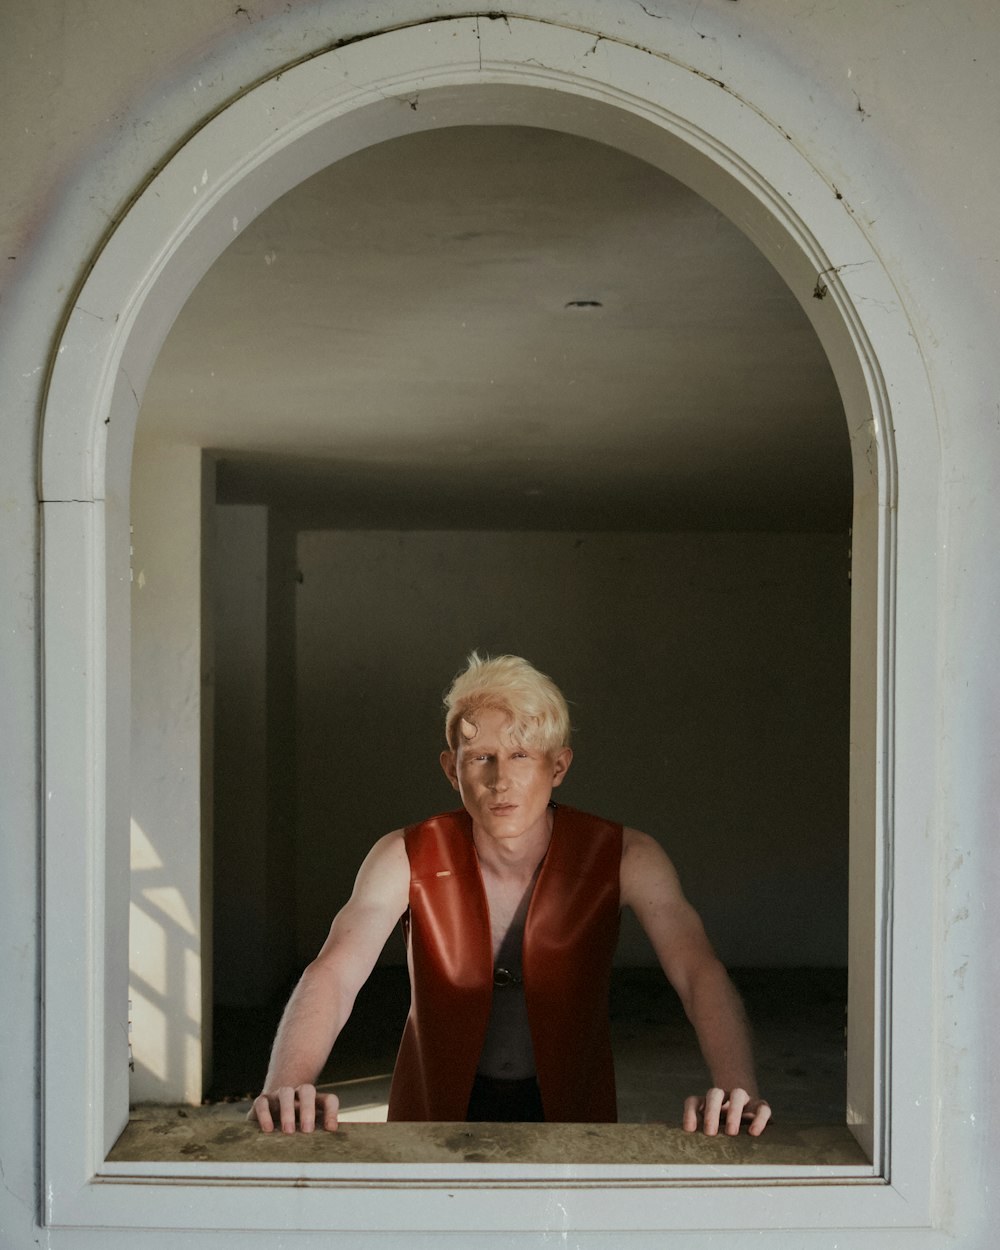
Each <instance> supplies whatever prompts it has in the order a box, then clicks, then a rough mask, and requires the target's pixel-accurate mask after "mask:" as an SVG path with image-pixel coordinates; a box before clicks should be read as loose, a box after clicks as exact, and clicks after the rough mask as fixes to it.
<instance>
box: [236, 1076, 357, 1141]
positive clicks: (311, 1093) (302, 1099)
mask: <svg viewBox="0 0 1000 1250" xmlns="http://www.w3.org/2000/svg"><path fill="white" fill-rule="evenodd" d="M339 1109H340V1099H339V1098H338V1097H337V1095H336V1094H318V1093H317V1092H316V1086H315V1085H299V1086H296V1087H295V1088H294V1089H293V1088H292V1086H291V1085H283V1086H282V1087H281V1088H280V1089H274V1090H265V1092H264V1093H263V1094H258V1096H257V1097H256V1098H255V1099H254V1100H253V1105H252V1106H251V1108H250V1110H249V1111H248V1112H247V1119H248V1120H256V1121H257V1123H258V1124H259V1125H260V1127H261V1130H262V1131H263V1132H265V1133H273V1132H274V1128H275V1125H276V1124H277V1125H278V1127H279V1128H280V1129H281V1131H282V1132H283V1133H294V1132H295V1130H296V1128H298V1129H299V1130H300V1131H301V1132H303V1133H311V1132H312V1131H313V1129H314V1128H315V1127H316V1120H317V1116H318V1117H319V1122H320V1124H321V1125H322V1126H323V1128H325V1129H328V1130H329V1131H330V1132H331V1133H332V1132H335V1131H336V1128H337V1112H338V1110H339Z"/></svg>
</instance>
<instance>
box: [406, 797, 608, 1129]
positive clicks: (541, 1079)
mask: <svg viewBox="0 0 1000 1250" xmlns="http://www.w3.org/2000/svg"><path fill="white" fill-rule="evenodd" d="M405 838H406V850H407V854H408V856H409V859H410V906H409V910H408V911H407V913H406V915H405V916H404V917H403V927H404V933H405V936H406V946H407V961H408V964H409V969H410V987H411V1004H410V1014H409V1016H408V1017H407V1021H406V1027H405V1029H404V1030H403V1038H402V1041H401V1043H400V1047H399V1055H398V1057H397V1059H396V1067H395V1071H394V1072H393V1078H392V1090H391V1093H390V1095H389V1119H390V1120H464V1119H465V1117H466V1111H467V1109H468V1105H469V1096H470V1094H471V1092H472V1082H473V1078H474V1077H475V1074H476V1066H477V1064H478V1061H479V1055H480V1052H481V1051H482V1047H483V1041H484V1039H485V1037H486V1027H487V1024H488V1023H489V1016H490V1006H491V1002H492V995H493V946H492V941H491V938H490V920H489V905H488V903H487V901H486V891H485V889H484V886H483V879H482V875H481V873H480V870H479V860H478V858H477V857H476V851H475V846H474V844H473V841H472V820H471V818H470V816H469V814H468V813H467V812H466V811H464V810H462V809H460V810H459V811H456V812H447V813H446V814H444V815H442V816H434V817H432V818H431V819H430V820H425V821H423V822H422V823H420V824H418V825H411V826H410V827H409V828H408V829H406V831H405ZM621 852H622V827H621V825H615V824H611V823H610V822H609V821H605V820H601V819H599V818H598V817H596V816H588V815H587V814H586V813H584V812H578V811H576V810H574V809H573V808H571V807H562V806H560V807H557V808H556V809H555V812H554V821H553V828H552V840H551V842H550V844H549V849H548V851H547V853H546V856H545V859H544V861H543V862H542V867H541V871H540V872H539V874H538V879H537V881H536V883H535V889H534V892H533V893H532V896H531V903H530V906H529V908H528V915H527V919H526V921H525V927H524V944H523V952H522V971H523V975H524V992H525V999H526V1001H527V1007H528V1020H529V1024H530V1027H531V1040H532V1045H533V1047H534V1052H535V1069H536V1072H537V1074H538V1084H539V1088H540V1090H541V1094H542V1105H543V1107H544V1110H545V1118H546V1120H549V1121H569V1122H578V1123H579V1122H584V1123H586V1122H600V1121H604V1122H610V1121H614V1120H616V1119H617V1118H618V1116H617V1109H616V1105H615V1077H614V1066H613V1063H612V1057H611V1032H610V1021H609V1014H608V990H609V982H610V977H611V961H612V958H613V956H614V951H615V946H616V945H617V941H618V917H619V906H620V903H619V874H620V868H621Z"/></svg>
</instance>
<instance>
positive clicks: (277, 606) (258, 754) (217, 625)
mask: <svg viewBox="0 0 1000 1250" xmlns="http://www.w3.org/2000/svg"><path fill="white" fill-rule="evenodd" d="M214 531H215V534H214V542H213V544H212V567H213V578H212V585H211V587H210V593H211V601H212V603H211V606H212V615H213V619H214V634H215V647H214V690H215V708H216V716H215V723H214V743H215V815H214V821H213V824H214V835H215V836H214V854H213V863H214V873H213V876H214V883H215V884H214V893H215V900H216V905H215V909H214V918H213V920H214V939H215V940H214V986H215V995H214V997H215V1001H216V1002H217V1003H219V1004H222V1005H225V1006H248V1005H255V1004H262V1003H269V1002H271V1001H272V1000H273V999H274V998H276V997H278V996H280V995H281V994H282V992H283V991H284V990H285V989H286V988H287V982H288V979H289V977H290V975H291V972H292V968H293V966H294V959H293V955H292V952H293V949H294V926H293V924H292V923H291V922H290V920H289V917H290V916H291V915H292V914H293V912H294V896H293V891H294V872H293V870H294V864H295V840H294V828H295V802H294V776H295V731H294V726H295V711H294V698H295V690H294V671H295V667H294V658H295V657H294V646H295V635H294V612H295V599H294V590H293V586H294V580H293V575H292V574H293V569H294V550H295V547H294V542H295V540H294V532H293V531H291V530H290V529H289V528H288V527H287V526H285V525H284V524H283V523H282V521H281V518H280V517H276V516H275V514H273V513H272V512H271V511H270V510H269V509H268V508H267V507H265V506H263V505H252V504H244V505H229V506H218V507H216V508H215V509H214Z"/></svg>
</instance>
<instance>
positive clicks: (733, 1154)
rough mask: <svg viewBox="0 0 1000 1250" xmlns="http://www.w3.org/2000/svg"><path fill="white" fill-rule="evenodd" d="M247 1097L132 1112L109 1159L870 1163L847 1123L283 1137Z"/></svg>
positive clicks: (406, 1130)
mask: <svg viewBox="0 0 1000 1250" xmlns="http://www.w3.org/2000/svg"><path fill="white" fill-rule="evenodd" d="M247 1106H248V1104H247V1103H242V1104H241V1103H231V1104H227V1105H225V1106H222V1107H178V1106H155V1107H154V1106H149V1107H140V1108H138V1109H137V1110H135V1111H134V1112H133V1113H132V1115H131V1117H130V1119H129V1123H128V1125H127V1126H126V1128H125V1130H124V1132H123V1133H122V1135H121V1137H120V1138H119V1139H118V1141H117V1142H116V1143H115V1145H114V1147H113V1148H112V1150H111V1153H110V1154H109V1156H108V1160H109V1162H113V1163H135V1162H147V1163H148V1162H171V1163H184V1162H189V1163H193V1162H198V1163H206V1162H208V1163H235V1162H239V1163H262V1164H264V1163H345V1164H347V1163H353V1164H356V1163H445V1164H452V1165H454V1164H457V1163H479V1164H481V1163H547V1164H566V1163H571V1164H576V1163H579V1164H594V1163H598V1164H600V1163H614V1164H698V1165H700V1166H705V1165H706V1164H724V1165H727V1166H732V1165H734V1164H735V1165H742V1164H746V1165H753V1166H754V1167H761V1166H763V1167H770V1166H785V1167H788V1166H792V1167H794V1166H800V1167H801V1166H809V1167H814V1166H817V1165H820V1166H822V1165H827V1166H830V1165H833V1166H840V1167H844V1166H847V1167H859V1166H860V1167H864V1166H865V1165H867V1164H868V1160H867V1159H866V1158H865V1156H864V1154H863V1152H862V1150H861V1148H860V1147H859V1146H858V1144H857V1142H855V1140H854V1138H853V1137H852V1136H851V1134H850V1132H849V1131H848V1129H847V1128H846V1126H844V1125H842V1124H835V1125H803V1124H798V1125H795V1124H780V1123H779V1124H772V1125H769V1126H768V1128H767V1130H766V1132H765V1133H764V1135H763V1136H762V1137H760V1138H751V1137H748V1136H747V1135H746V1134H745V1133H744V1134H742V1135H741V1136H740V1137H735V1138H731V1137H725V1136H719V1137H705V1136H703V1135H701V1134H697V1135H696V1134H688V1133H685V1132H683V1131H682V1130H681V1129H680V1128H677V1127H674V1126H672V1125H666V1124H444V1123H413V1124H410V1123H406V1124H403V1123H396V1124H362V1123H350V1124H344V1125H342V1126H341V1128H340V1129H339V1130H338V1132H336V1133H327V1132H325V1131H323V1130H317V1131H316V1132H315V1133H311V1134H304V1133H296V1134H295V1135H294V1136H292V1135H288V1136H285V1135H284V1134H282V1133H280V1132H276V1133H262V1132H260V1130H259V1129H258V1128H257V1126H256V1125H255V1124H250V1123H248V1122H247V1121H246V1119H245V1118H244V1117H245V1114H246V1110H247Z"/></svg>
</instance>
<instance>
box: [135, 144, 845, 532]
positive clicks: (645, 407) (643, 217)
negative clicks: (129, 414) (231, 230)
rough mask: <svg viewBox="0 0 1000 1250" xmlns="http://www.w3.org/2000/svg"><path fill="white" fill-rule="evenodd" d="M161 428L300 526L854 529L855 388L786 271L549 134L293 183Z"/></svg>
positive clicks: (367, 163) (386, 157) (222, 491)
mask: <svg viewBox="0 0 1000 1250" xmlns="http://www.w3.org/2000/svg"><path fill="white" fill-rule="evenodd" d="M581 302H582V303H583V304H584V305H585V306H583V307H580V306H579V304H580V303H581ZM595 305H596V306H595ZM140 432H141V434H142V436H143V437H145V436H147V435H155V436H157V437H162V438H167V439H170V440H176V441H181V442H185V443H195V444H197V445H200V446H203V447H205V448H207V449H209V450H212V451H214V452H215V453H216V454H217V456H218V460H219V465H218V484H219V486H218V489H219V498H220V500H221V501H223V502H266V503H269V504H271V505H272V506H275V507H278V508H280V509H282V510H283V511H285V512H287V513H288V514H289V515H290V516H291V517H292V519H293V520H294V521H295V523H296V524H298V525H299V526H303V527H334V528H344V527H350V528H386V527H388V528H403V529H441V528H460V529H476V528H485V529H514V528H517V529H571V530H577V529H580V530H586V529H626V530H628V529H635V530H676V529H783V530H800V529H814V530H824V529H825V530H833V529H846V527H847V526H848V525H849V524H850V509H851V463H850V455H849V447H848V438H847V430H846V423H845V419H844V412H843V408H842V405H841V403H840V398H839V395H838V393H837V389H836V385H835V383H834V380H833V376H832V373H831V371H830V367H829V364H828V362H827V360H826V357H825V355H824V353H823V351H822V349H821V347H820V345H819V341H818V339H817V338H816V335H815V333H814V332H813V330H812V328H811V326H810V324H809V322H808V320H807V318H806V316H805V314H804V313H803V311H802V309H801V308H800V307H799V305H798V303H797V302H796V301H795V300H794V299H793V297H792V296H791V294H790V293H789V291H788V289H787V288H786V287H785V285H784V283H783V282H782V280H781V279H780V278H779V277H778V275H777V274H776V273H775V271H774V270H773V269H772V268H771V266H770V265H769V263H768V262H767V261H766V260H765V259H764V258H763V257H762V256H761V255H760V253H759V252H758V251H757V250H756V248H755V247H754V246H753V245H752V244H751V243H750V242H749V241H748V240H747V239H746V238H745V237H744V236H743V235H742V234H741V233H740V232H739V231H738V230H737V229H736V228H735V227H734V226H733V225H732V224H731V223H730V222H729V221H728V220H727V219H726V218H725V217H723V216H722V215H721V214H720V213H719V212H717V211H716V210H715V209H714V208H712V207H711V206H710V205H709V204H707V203H706V202H705V201H704V200H703V199H701V198H700V197H699V196H697V195H695V194H694V193H693V192H692V191H690V190H688V189H687V188H686V187H685V186H683V185H682V184H681V183H679V182H677V181H676V180H674V179H672V178H670V177H668V176H667V175H666V174H664V173H662V172H661V171H660V170H657V169H655V168H653V167H652V166H650V165H647V164H645V163H644V162H642V161H639V160H637V159H635V158H633V157H631V156H628V155H626V154H624V153H622V152H620V151H618V150H616V149H613V148H610V147H606V146H604V145H602V144H598V143H594V142H592V141H590V140H585V139H580V138H576V137H574V136H570V135H566V134H562V133H557V132H555V131H548V130H540V129H529V128H524V127H507V126H487V127H471V126H470V127H454V128H449V129H442V130H432V131H425V132H423V133H420V134H416V135H411V136H407V137H404V138H400V139H394V140H392V141H390V142H387V143H383V144H379V145H377V146H375V147H371V148H368V149H365V150H364V151H361V152H358V153H357V154H355V155H354V156H351V157H348V158H346V159H344V160H341V161H339V162H337V163H336V164H334V165H331V166H330V167H329V168H327V169H325V170H323V171H322V172H321V173H319V174H317V175H315V177H313V178H310V179H309V180H308V181H306V182H304V183H302V184H300V185H299V186H298V187H296V188H295V189H294V190H292V191H290V192H289V193H288V194H287V195H285V196H284V197H282V198H281V199H280V200H278V201H277V202H276V203H275V204H273V205H272V206H271V207H270V208H269V209H267V210H266V211H265V212H263V213H261V215H260V216H259V217H258V218H257V219H256V220H255V221H254V222H253V223H252V224H250V225H249V226H247V228H246V229H245V230H244V231H243V232H242V233H241V234H240V235H238V236H237V237H236V239H235V240H234V242H233V243H232V245H231V246H230V247H229V248H228V249H227V250H226V251H225V252H224V253H223V255H222V256H220V258H219V259H218V260H217V261H216V263H215V264H214V265H213V266H212V268H211V269H210V270H209V272H208V273H207V274H206V275H205V277H204V279H203V280H202V282H201V283H200V284H199V286H198V287H197V289H196V290H195V291H194V293H193V294H192V296H191V298H190V299H189V300H188V302H187V304H186V306H185V307H184V308H183V310H182V311H181V313H180V315H179V317H178V318H177V321H176V322H175V324H174V327H173V329H172V330H171V332H170V335H169V337H168V339H167V341H166V343H165V345H164V348H163V351H162V352H161V354H160V357H159V360H158V361H157V364H156V367H155V369H154V371H153V375H152V377H151V379H150V384H149V387H148V389H147V392H146V397H145V400H144V404H143V409H142V415H141V421H140Z"/></svg>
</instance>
